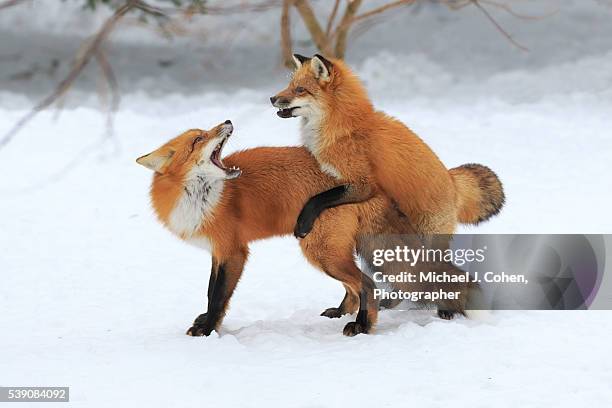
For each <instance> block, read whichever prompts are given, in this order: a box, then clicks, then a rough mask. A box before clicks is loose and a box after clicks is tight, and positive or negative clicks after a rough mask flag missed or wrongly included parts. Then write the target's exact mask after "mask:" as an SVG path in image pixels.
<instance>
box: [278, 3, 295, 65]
mask: <svg viewBox="0 0 612 408" xmlns="http://www.w3.org/2000/svg"><path fill="white" fill-rule="evenodd" d="M292 3H293V0H284V1H283V10H282V13H281V38H280V40H281V52H282V55H283V64H284V65H285V66H286V67H287V68H291V67H293V50H292V46H291V44H292V41H291V22H290V16H289V11H290V10H289V8H290V7H291V4H292Z"/></svg>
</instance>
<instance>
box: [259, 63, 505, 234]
mask: <svg viewBox="0 0 612 408" xmlns="http://www.w3.org/2000/svg"><path fill="white" fill-rule="evenodd" d="M294 59H295V63H296V65H297V70H296V71H295V73H294V75H293V78H292V80H291V81H290V83H289V86H288V87H287V88H286V89H285V90H283V91H281V92H279V93H278V94H277V95H275V96H273V97H271V98H270V101H271V102H272V104H273V105H274V106H275V107H277V108H279V111H278V116H280V117H281V118H291V117H301V118H302V124H301V133H302V141H303V144H304V145H305V146H306V147H307V148H308V150H310V152H311V153H312V154H313V155H314V156H315V158H316V159H317V161H318V162H319V166H320V167H321V170H322V171H324V172H326V173H328V174H329V175H331V176H333V177H334V178H336V179H337V184H342V186H343V187H344V191H342V192H341V194H335V195H333V196H330V195H329V194H320V195H317V196H314V197H313V198H312V199H311V200H310V201H309V202H308V203H307V205H306V206H305V207H304V210H303V211H302V212H301V214H300V217H299V220H298V222H297V225H296V228H295V235H296V236H298V237H304V236H305V235H306V234H308V232H309V231H310V229H311V228H312V225H313V223H314V220H315V219H316V218H317V217H318V216H319V214H321V212H322V211H323V210H325V209H327V208H330V207H335V206H338V205H341V204H344V203H355V202H360V201H363V200H367V199H369V198H371V197H373V196H375V195H377V194H378V193H383V194H385V195H387V196H388V197H389V198H390V199H391V200H392V201H393V202H394V203H396V204H397V206H398V208H399V209H400V210H401V211H402V212H403V213H404V214H405V215H406V216H407V218H408V220H409V222H410V224H411V225H412V228H413V229H414V230H415V231H416V233H418V234H423V235H431V234H452V233H454V231H455V229H456V227H457V223H459V222H461V223H469V224H477V223H479V222H481V221H484V220H487V219H488V218H489V217H491V216H493V215H495V214H497V213H498V212H499V211H500V209H501V207H502V206H503V203H504V193H503V189H502V185H501V182H500V181H499V179H498V178H497V176H496V175H495V173H493V172H492V171H491V170H490V169H488V168H487V167H485V166H482V165H478V164H469V165H464V166H461V167H458V168H455V169H451V170H447V169H446V167H445V166H444V164H442V162H441V161H440V160H439V159H438V157H437V156H436V154H435V153H434V152H433V151H432V150H431V149H430V148H429V146H427V144H425V142H423V141H422V140H421V139H420V138H419V137H418V136H417V135H415V134H414V133H413V132H412V131H411V130H410V129H409V128H408V127H406V126H405V125H404V124H403V123H401V122H400V121H398V120H397V119H394V118H392V117H390V116H388V115H386V114H385V113H383V112H379V111H376V110H375V109H374V106H373V105H372V103H371V102H370V99H369V98H368V95H367V93H366V90H365V88H364V86H363V85H362V83H361V81H360V80H359V78H357V76H356V75H355V74H353V73H352V72H351V70H350V69H349V68H348V67H347V66H346V65H345V64H344V63H343V62H342V61H340V60H328V59H326V58H324V57H322V56H321V55H315V56H314V57H312V58H306V57H303V56H301V55H297V54H296V55H294Z"/></svg>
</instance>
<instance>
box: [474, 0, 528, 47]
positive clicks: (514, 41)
mask: <svg viewBox="0 0 612 408" xmlns="http://www.w3.org/2000/svg"><path fill="white" fill-rule="evenodd" d="M472 4H473V5H474V6H476V7H477V8H478V9H479V10H480V11H481V12H482V14H484V15H485V17H486V18H487V20H489V21H490V22H491V23H492V24H493V25H494V26H495V28H497V31H499V32H500V33H501V34H502V35H503V36H504V37H506V38H507V39H508V41H510V42H511V43H512V44H513V45H514V46H515V47H517V48H518V49H521V50H523V51H529V49H528V48H527V47H525V46H524V45H522V44H520V43H519V42H517V41H516V40H515V39H514V38H512V36H511V35H510V34H509V33H508V32H507V31H506V30H504V28H503V27H502V26H501V25H500V24H499V23H498V22H497V20H495V19H494V18H493V16H492V15H491V14H490V13H489V12H488V11H487V9H485V8H484V7H483V6H482V4H480V3H479V1H478V0H472Z"/></svg>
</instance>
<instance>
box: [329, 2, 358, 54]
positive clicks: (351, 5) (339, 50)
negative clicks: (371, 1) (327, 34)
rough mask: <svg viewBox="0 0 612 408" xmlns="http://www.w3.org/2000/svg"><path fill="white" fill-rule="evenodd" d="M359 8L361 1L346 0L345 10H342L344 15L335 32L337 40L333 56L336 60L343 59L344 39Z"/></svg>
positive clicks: (344, 50)
mask: <svg viewBox="0 0 612 408" xmlns="http://www.w3.org/2000/svg"><path fill="white" fill-rule="evenodd" d="M359 6H361V0H348V4H347V5H346V10H344V15H343V16H342V20H340V24H339V26H338V28H337V30H336V33H337V38H336V46H335V48H334V54H335V56H336V57H337V58H344V54H345V53H346V38H347V36H348V31H349V29H350V28H351V25H352V24H353V23H354V21H355V20H354V19H353V17H354V16H355V14H356V13H357V10H358V9H359Z"/></svg>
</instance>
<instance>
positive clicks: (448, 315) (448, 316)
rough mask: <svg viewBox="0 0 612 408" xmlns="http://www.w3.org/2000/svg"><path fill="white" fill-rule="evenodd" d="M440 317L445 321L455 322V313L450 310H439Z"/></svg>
mask: <svg viewBox="0 0 612 408" xmlns="http://www.w3.org/2000/svg"><path fill="white" fill-rule="evenodd" d="M438 317H439V318H440V319H444V320H453V317H455V313H454V312H451V311H450V310H438Z"/></svg>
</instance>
